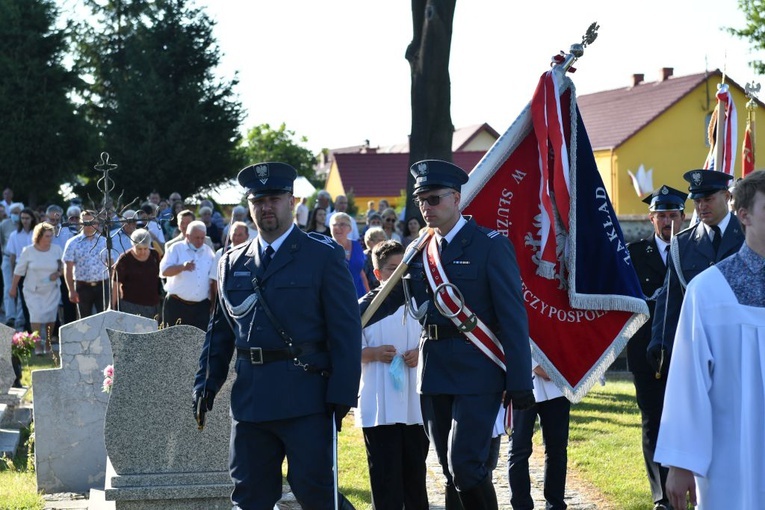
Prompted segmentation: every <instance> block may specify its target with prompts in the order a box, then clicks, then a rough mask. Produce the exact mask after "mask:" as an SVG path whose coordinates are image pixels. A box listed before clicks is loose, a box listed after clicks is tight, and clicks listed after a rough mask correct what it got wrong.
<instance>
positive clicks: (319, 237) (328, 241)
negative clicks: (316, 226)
mask: <svg viewBox="0 0 765 510" xmlns="http://www.w3.org/2000/svg"><path fill="white" fill-rule="evenodd" d="M306 236H307V237H308V238H309V239H312V240H314V241H316V242H317V243H321V244H323V245H325V246H329V247H330V248H334V246H335V241H333V240H332V238H331V237H329V236H325V235H324V234H320V233H318V232H308V233H307V234H306Z"/></svg>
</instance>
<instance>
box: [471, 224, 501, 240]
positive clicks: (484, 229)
mask: <svg viewBox="0 0 765 510" xmlns="http://www.w3.org/2000/svg"><path fill="white" fill-rule="evenodd" d="M475 228H476V230H477V231H478V232H481V233H482V234H486V237H488V238H489V239H494V238H495V237H497V236H499V235H502V234H500V233H499V232H497V231H496V230H494V229H491V228H487V227H484V226H481V225H476V226H475Z"/></svg>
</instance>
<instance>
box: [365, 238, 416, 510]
mask: <svg viewBox="0 0 765 510" xmlns="http://www.w3.org/2000/svg"><path fill="white" fill-rule="evenodd" d="M403 256H404V247H403V246H402V245H401V243H399V242H397V241H383V242H381V243H379V244H377V246H375V248H374V249H373V250H372V263H373V264H374V273H375V276H376V277H377V279H378V280H379V281H380V282H381V283H384V282H385V281H386V280H387V279H388V278H390V276H391V275H392V274H393V271H395V269H396V267H397V266H398V265H399V263H400V262H401V259H402V258H403ZM421 330H422V328H421V326H420V324H419V322H417V321H416V320H414V319H413V318H411V317H408V316H407V312H406V309H405V308H404V307H403V306H402V307H401V308H399V309H398V310H397V311H396V312H395V313H394V314H392V315H390V316H389V317H386V318H385V319H382V320H381V321H379V322H377V323H375V324H373V325H371V326H369V327H367V328H364V331H363V334H362V340H361V341H362V349H361V363H362V368H361V387H360V396H359V403H358V408H357V410H356V426H359V427H362V429H363V434H364V442H365V443H366V448H367V461H368V463H369V479H370V484H371V487H372V505H373V508H378V509H384V508H396V509H400V508H404V509H406V510H419V509H423V510H425V509H427V508H428V493H427V488H426V468H425V459H426V457H427V455H428V446H429V445H428V438H427V436H426V435H425V429H424V428H423V426H422V414H421V412H420V398H419V395H418V394H417V360H418V359H419V341H420V332H421Z"/></svg>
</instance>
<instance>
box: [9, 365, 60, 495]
mask: <svg viewBox="0 0 765 510" xmlns="http://www.w3.org/2000/svg"><path fill="white" fill-rule="evenodd" d="M53 367H54V364H53V360H52V359H51V357H50V356H32V358H31V359H30V360H29V363H27V364H25V365H24V370H23V372H22V376H21V384H22V385H23V386H26V387H27V388H29V391H28V392H27V394H26V395H25V400H27V401H31V399H32V370H38V369H42V368H53ZM33 428H34V427H32V429H33ZM31 432H32V430H30V429H25V430H22V433H21V444H23V445H26V444H27V441H28V440H29V437H30V433H31ZM43 506H44V502H43V499H42V497H40V495H39V494H37V480H36V478H35V473H34V458H33V457H30V456H29V455H28V454H27V448H26V446H25V447H23V448H20V449H19V453H18V454H17V455H16V457H14V458H13V459H2V460H0V510H38V509H42V508H43Z"/></svg>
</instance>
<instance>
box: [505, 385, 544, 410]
mask: <svg viewBox="0 0 765 510" xmlns="http://www.w3.org/2000/svg"><path fill="white" fill-rule="evenodd" d="M511 401H512V403H513V410H514V411H523V410H524V409H530V408H531V406H533V405H534V404H536V403H537V401H536V399H535V398H534V392H533V391H531V390H521V391H506V392H505V401H504V402H503V404H504V406H505V407H507V406H508V405H510V402H511Z"/></svg>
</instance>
